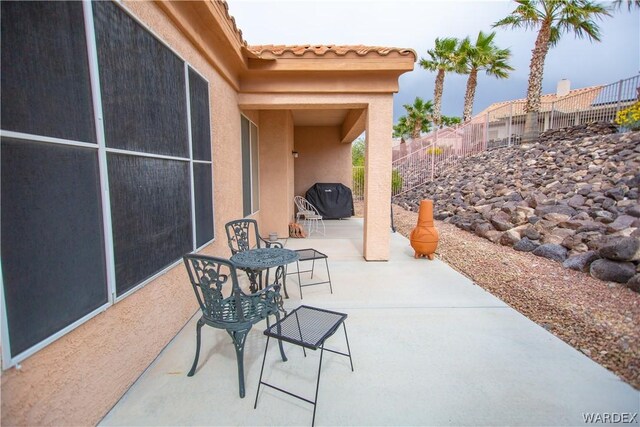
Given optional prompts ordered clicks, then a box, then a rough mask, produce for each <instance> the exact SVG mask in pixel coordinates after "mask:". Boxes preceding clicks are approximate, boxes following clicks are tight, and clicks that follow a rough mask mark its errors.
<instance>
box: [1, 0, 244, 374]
mask: <svg viewBox="0 0 640 427" xmlns="http://www.w3.org/2000/svg"><path fill="white" fill-rule="evenodd" d="M113 4H115V5H116V6H118V7H119V8H120V9H121V10H122V11H124V12H125V13H126V14H127V15H128V16H129V17H130V18H131V19H133V20H134V21H135V22H136V23H138V24H139V25H140V26H141V27H142V28H143V29H144V30H145V31H147V32H148V33H149V34H151V36H153V37H154V38H155V39H156V41H158V42H160V43H161V44H162V45H163V46H164V47H166V48H167V49H169V50H170V51H171V52H172V53H173V54H174V55H176V57H177V58H178V59H179V60H181V61H182V62H183V64H184V67H185V68H184V69H185V91H186V96H187V129H188V140H189V158H184V157H175V156H166V155H161V154H153V153H144V152H139V151H132V150H122V149H117V148H108V147H107V146H106V139H105V134H104V126H103V123H104V121H103V112H102V95H101V87H100V76H99V64H98V54H97V45H96V37H95V26H94V20H93V7H92V4H91V0H82V7H83V18H84V26H85V43H86V46H85V47H86V49H87V53H88V59H89V81H90V85H91V96H92V104H93V114H94V121H95V131H96V136H97V143H88V142H82V141H75V140H68V139H62V138H54V137H48V136H43V135H34V134H28V133H22V132H14V131H8V130H2V129H0V136H1V137H5V138H14V139H23V140H30V141H35V142H46V143H52V144H60V145H67V146H75V147H82V148H91V149H94V150H96V151H97V153H98V167H99V175H100V176H99V180H100V191H101V194H100V200H101V203H102V224H103V234H104V238H105V267H106V273H107V274H106V277H107V302H106V303H105V304H103V305H101V306H100V307H98V308H96V309H95V310H93V311H91V312H90V313H87V314H86V315H84V316H83V317H81V318H80V319H78V320H76V321H75V322H73V323H71V324H69V325H67V326H65V327H64V328H62V329H61V330H59V331H58V332H56V333H54V334H52V335H50V336H48V337H47V338H45V339H44V340H42V341H40V342H38V343H36V344H35V345H33V346H31V347H29V348H28V349H27V350H25V351H23V352H21V353H20V354H17V355H16V356H14V357H11V342H10V339H9V326H8V323H7V309H6V305H5V304H6V298H5V291H4V279H3V274H2V260H1V259H0V321H1V322H2V326H1V328H0V347H1V349H2V369H3V370H5V369H8V368H11V367H13V366H16V367H17V368H20V362H21V361H23V360H25V359H26V358H28V357H29V356H31V355H33V354H34V353H36V352H38V351H40V350H41V349H43V348H44V347H46V346H48V345H49V344H51V343H52V342H54V341H56V340H58V339H59V338H61V337H62V336H64V335H66V334H67V333H69V332H71V331H72V330H74V329H75V328H77V327H78V326H80V325H82V324H83V323H85V322H87V321H88V320H90V319H92V318H93V317H95V316H97V315H98V314H100V313H102V312H103V311H105V310H107V309H108V308H110V307H111V306H113V305H115V304H117V303H118V302H119V301H121V300H122V299H124V298H126V297H127V296H129V295H131V294H132V293H134V292H136V291H137V290H139V289H140V288H142V287H144V286H145V285H147V284H148V283H149V282H151V281H153V280H155V279H157V278H158V277H160V276H162V275H164V274H165V273H167V272H168V271H169V270H171V269H172V268H174V267H176V266H177V265H179V264H180V263H181V262H182V261H181V259H178V260H176V261H174V262H172V263H171V264H169V265H167V266H166V267H164V268H163V269H161V270H160V271H158V272H156V273H155V274H153V275H152V276H150V277H149V278H147V279H145V280H143V281H142V282H140V283H139V284H138V285H136V286H135V287H133V288H131V289H129V290H127V291H126V292H125V293H123V294H122V295H120V296H117V294H116V282H115V254H114V250H113V228H112V221H111V199H110V192H109V191H110V190H109V177H108V169H107V168H108V166H107V153H117V154H123V155H131V156H140V157H150V158H157V159H166V160H177V161H183V162H189V164H190V173H191V177H190V178H191V179H190V186H191V221H192V234H193V239H192V248H193V250H194V251H200V250H201V249H202V248H204V247H205V246H207V245H209V244H211V243H212V242H214V241H215V240H216V233H215V227H214V230H213V233H214V234H213V238H212V239H211V240H209V241H208V242H206V243H204V244H203V245H201V246H200V247H196V234H195V231H196V230H195V228H196V224H195V194H194V182H195V181H194V179H195V177H194V175H193V163H205V164H210V165H211V183H212V192H213V193H214V194H215V191H214V189H215V182H214V180H213V175H214V174H213V146H212V150H211V160H210V161H203V160H194V159H193V141H192V137H191V110H190V102H189V101H190V93H189V76H188V71H189V70H193V71H194V72H195V73H196V74H197V75H199V76H200V77H202V79H203V80H204V81H205V82H206V83H207V95H208V105H209V107H210V106H211V82H210V81H209V80H208V79H207V78H206V77H205V76H204V75H203V74H202V73H201V72H199V71H198V70H197V69H195V68H194V67H193V66H192V65H191V64H190V63H189V62H188V61H187V60H186V59H185V58H184V57H183V56H182V55H180V54H178V52H177V51H176V50H174V49H173V48H172V47H171V46H169V45H168V44H167V43H166V42H165V41H164V40H162V39H161V38H160V37H159V36H158V35H157V34H156V32H154V31H153V30H152V29H151V28H150V27H149V26H148V25H146V24H145V23H144V22H142V21H140V19H138V18H137V17H136V16H135V15H133V14H132V13H131V12H130V11H129V10H128V9H127V8H126V6H125V5H123V4H122V3H121V2H120V1H119V0H114V1H113ZM256 127H257V126H256ZM209 129H210V135H211V137H213V126H212V122H211V108H210V109H209ZM213 199H214V197H212V204H213V205H212V209H213V220H214V223H215V203H213Z"/></svg>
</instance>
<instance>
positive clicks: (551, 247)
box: [533, 243, 567, 262]
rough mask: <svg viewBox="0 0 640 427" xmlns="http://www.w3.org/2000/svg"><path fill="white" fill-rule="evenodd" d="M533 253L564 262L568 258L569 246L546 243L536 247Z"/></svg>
mask: <svg viewBox="0 0 640 427" xmlns="http://www.w3.org/2000/svg"><path fill="white" fill-rule="evenodd" d="M533 254H534V255H537V256H539V257H543V258H548V259H551V260H554V261H558V262H563V261H564V260H565V259H567V248H565V247H564V246H561V245H556V244H554V243H545V244H544V245H540V246H538V247H537V248H536V249H534V251H533Z"/></svg>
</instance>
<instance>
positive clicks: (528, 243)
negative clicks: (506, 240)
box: [513, 237, 540, 252]
mask: <svg viewBox="0 0 640 427" xmlns="http://www.w3.org/2000/svg"><path fill="white" fill-rule="evenodd" d="M538 246H540V244H539V243H537V242H535V241H533V240H530V239H529V238H528V237H523V238H522V239H520V240H519V241H518V242H517V243H516V244H515V245H513V249H515V250H516V251H521V252H531V251H533V250H534V249H536V248H537V247H538Z"/></svg>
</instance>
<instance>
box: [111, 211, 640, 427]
mask: <svg viewBox="0 0 640 427" xmlns="http://www.w3.org/2000/svg"><path fill="white" fill-rule="evenodd" d="M326 226H327V233H326V235H325V236H317V235H315V234H314V235H313V236H312V237H310V238H306V239H287V240H285V241H283V243H285V247H287V248H291V249H299V248H307V247H312V248H315V249H317V250H319V251H322V252H324V253H326V254H327V255H328V256H329V263H330V264H329V267H330V271H331V279H332V282H333V295H332V294H330V293H329V287H328V285H319V286H313V287H307V288H305V289H304V299H303V300H302V301H301V300H300V294H299V291H298V288H297V283H296V279H295V276H289V280H288V290H289V295H290V297H291V298H290V299H288V300H285V308H286V309H287V310H291V309H293V308H295V307H297V306H299V305H300V304H306V305H311V306H317V307H322V308H326V309H330V310H335V311H340V312H344V313H347V314H348V316H349V317H348V318H347V320H346V325H347V331H348V334H349V342H350V346H351V352H352V355H353V362H354V368H355V371H354V372H351V369H350V366H349V360H348V358H345V357H341V356H339V355H335V354H332V353H325V355H324V361H323V364H322V377H321V381H320V391H319V399H318V407H317V414H316V420H315V421H316V424H318V425H582V424H584V422H585V418H584V417H585V416H586V415H585V414H593V413H600V414H604V413H608V414H611V413H618V414H621V413H631V414H633V413H634V412H637V411H638V401H639V400H638V399H639V394H638V392H637V391H636V390H634V389H633V388H632V387H630V386H629V385H627V384H626V383H624V382H623V381H621V380H620V379H619V378H618V377H616V376H615V375H614V374H612V373H611V372H609V371H607V370H606V369H605V368H603V367H601V366H600V365H598V364H596V363H595V362H593V361H592V360H590V359H589V358H588V357H586V356H585V355H583V354H582V353H580V352H578V351H577V350H575V349H573V348H572V347H570V346H569V345H567V344H565V343H564V342H562V341H561V340H560V339H558V338H556V337H555V336H553V335H552V334H551V333H549V332H547V331H546V330H545V329H543V328H542V327H540V326H538V325H536V324H535V323H533V322H532V321H530V320H528V319H527V318H525V317H524V316H522V315H521V314H519V313H518V312H517V311H515V310H513V309H512V308H510V307H509V306H507V305H506V304H505V303H503V302H502V301H500V300H499V299H497V298H495V297H494V296H492V295H491V294H489V293H487V292H485V291H484V290H483V289H481V288H480V287H478V286H476V285H474V284H473V283H472V282H471V281H470V280H469V279H467V278H466V277H464V276H462V275H461V274H459V273H458V272H456V271H455V270H453V269H452V268H450V267H449V266H448V265H446V264H445V263H443V262H441V261H439V260H437V259H436V260H434V261H427V260H425V259H420V260H416V259H414V258H413V252H412V250H411V248H410V246H409V242H408V241H407V239H405V238H404V237H403V236H401V235H399V234H397V233H396V234H391V239H390V240H391V245H390V246H391V250H390V258H389V261H388V262H366V261H364V259H363V257H362V247H363V246H362V242H360V241H359V239H362V237H363V232H362V227H363V222H362V220H361V219H348V220H341V221H326ZM322 270H323V269H322V268H319V269H317V270H316V272H317V274H322ZM184 286H185V287H188V286H189V285H188V283H186V282H185V283H184ZM198 317H199V314H198V313H196V315H195V316H194V317H193V318H192V319H191V320H190V321H189V322H188V323H187V324H186V325H185V327H184V328H183V329H182V330H181V331H180V332H179V334H178V335H177V336H176V337H175V338H174V339H173V340H172V341H171V342H170V343H169V345H168V346H167V347H166V348H165V349H164V350H163V351H162V352H161V353H160V355H159V356H158V358H157V359H156V360H155V362H154V363H153V364H152V365H151V366H150V367H149V368H148V369H147V370H146V371H145V372H144V373H143V374H142V376H141V377H140V378H139V379H138V381H137V382H136V383H135V384H134V385H133V386H132V387H131V388H130V389H129V391H128V392H127V393H126V394H125V395H124V396H123V398H122V399H121V400H120V401H119V402H118V403H117V405H116V406H115V407H114V408H113V409H112V410H111V411H110V412H109V413H108V414H107V416H106V417H105V418H104V419H103V420H102V422H101V425H308V424H310V423H311V416H312V411H313V408H312V406H311V405H308V404H306V403H304V402H301V401H299V400H297V399H294V398H291V397H289V396H286V395H284V394H282V393H278V392H276V391H274V390H271V389H269V388H265V387H263V388H261V391H260V397H259V402H258V408H257V409H255V410H254V409H253V403H254V398H255V393H256V389H257V382H258V377H259V375H260V366H261V362H262V355H263V350H264V345H265V341H266V337H265V336H264V335H263V334H262V330H263V329H264V328H265V327H266V325H265V324H264V323H261V324H259V325H258V326H257V327H254V329H253V330H252V331H251V333H250V334H249V336H248V338H247V343H246V347H245V378H246V387H247V397H246V398H244V399H240V398H239V397H238V383H237V371H236V360H235V353H234V350H233V346H232V344H231V341H230V339H229V337H228V335H227V334H226V333H225V332H224V331H222V330H215V329H212V328H204V329H203V347H202V353H201V356H200V363H199V368H198V370H197V372H196V374H195V376H193V377H191V378H189V377H187V376H186V374H187V371H188V370H189V368H190V366H191V363H192V360H193V359H192V358H193V354H194V350H195V323H196V321H197V319H198ZM327 347H328V348H336V349H338V350H345V344H344V338H343V336H342V334H341V332H340V331H338V333H336V335H335V336H334V337H332V338H330V339H329V340H327ZM285 351H286V352H287V357H288V358H289V361H288V362H282V361H281V360H280V359H279V354H278V351H277V346H275V345H274V344H273V343H271V344H270V349H269V352H268V354H267V362H266V366H265V379H266V380H268V381H270V382H273V383H276V384H279V385H281V386H282V387H284V388H287V389H290V390H292V391H293V392H295V393H297V394H301V395H303V396H307V397H308V398H313V392H314V387H315V379H316V373H317V363H318V357H319V352H313V351H307V357H306V358H305V357H304V356H303V354H302V351H301V349H300V348H299V347H296V346H293V345H288V344H286V343H285Z"/></svg>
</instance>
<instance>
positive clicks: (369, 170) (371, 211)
mask: <svg viewBox="0 0 640 427" xmlns="http://www.w3.org/2000/svg"><path fill="white" fill-rule="evenodd" d="M366 130H367V134H366V136H367V139H366V152H365V174H364V177H365V178H364V243H363V252H364V258H365V259H366V260H367V261H388V260H389V244H390V233H391V206H390V202H391V158H392V148H391V135H392V130H393V96H392V95H380V96H378V97H375V98H374V99H373V100H372V101H371V103H370V104H369V108H368V111H367V125H366Z"/></svg>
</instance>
